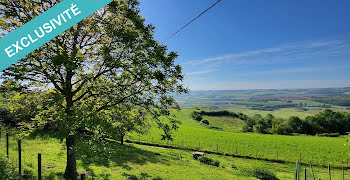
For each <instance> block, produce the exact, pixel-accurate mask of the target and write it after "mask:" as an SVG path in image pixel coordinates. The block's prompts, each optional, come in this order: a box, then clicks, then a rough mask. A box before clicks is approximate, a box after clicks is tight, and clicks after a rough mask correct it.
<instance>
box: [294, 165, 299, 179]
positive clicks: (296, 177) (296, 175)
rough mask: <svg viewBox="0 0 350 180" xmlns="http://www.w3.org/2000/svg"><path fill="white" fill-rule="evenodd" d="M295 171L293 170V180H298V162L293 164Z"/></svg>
mask: <svg viewBox="0 0 350 180" xmlns="http://www.w3.org/2000/svg"><path fill="white" fill-rule="evenodd" d="M295 166H296V169H295V178H294V179H295V180H299V162H298V160H297V162H296V163H295Z"/></svg>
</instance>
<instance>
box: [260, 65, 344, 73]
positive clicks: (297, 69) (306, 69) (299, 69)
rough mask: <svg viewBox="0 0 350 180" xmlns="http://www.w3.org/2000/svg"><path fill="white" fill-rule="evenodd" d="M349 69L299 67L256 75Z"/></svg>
mask: <svg viewBox="0 0 350 180" xmlns="http://www.w3.org/2000/svg"><path fill="white" fill-rule="evenodd" d="M345 68H348V66H320V67H299V68H288V69H274V70H270V71H258V72H255V73H256V74H282V73H299V72H323V71H336V70H340V69H345Z"/></svg>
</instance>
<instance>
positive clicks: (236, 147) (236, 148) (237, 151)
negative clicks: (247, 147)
mask: <svg viewBox="0 0 350 180" xmlns="http://www.w3.org/2000/svg"><path fill="white" fill-rule="evenodd" d="M236 155H238V148H237V146H236Z"/></svg>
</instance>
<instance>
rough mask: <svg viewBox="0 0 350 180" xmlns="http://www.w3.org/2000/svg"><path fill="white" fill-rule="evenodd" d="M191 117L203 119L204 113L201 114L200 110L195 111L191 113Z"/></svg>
mask: <svg viewBox="0 0 350 180" xmlns="http://www.w3.org/2000/svg"><path fill="white" fill-rule="evenodd" d="M191 117H192V119H194V120H196V121H201V120H202V119H203V117H202V115H201V114H199V112H197V111H193V112H192V113H191Z"/></svg>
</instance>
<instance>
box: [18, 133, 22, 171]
mask: <svg viewBox="0 0 350 180" xmlns="http://www.w3.org/2000/svg"><path fill="white" fill-rule="evenodd" d="M18 173H19V175H21V174H22V147H21V140H18Z"/></svg>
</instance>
